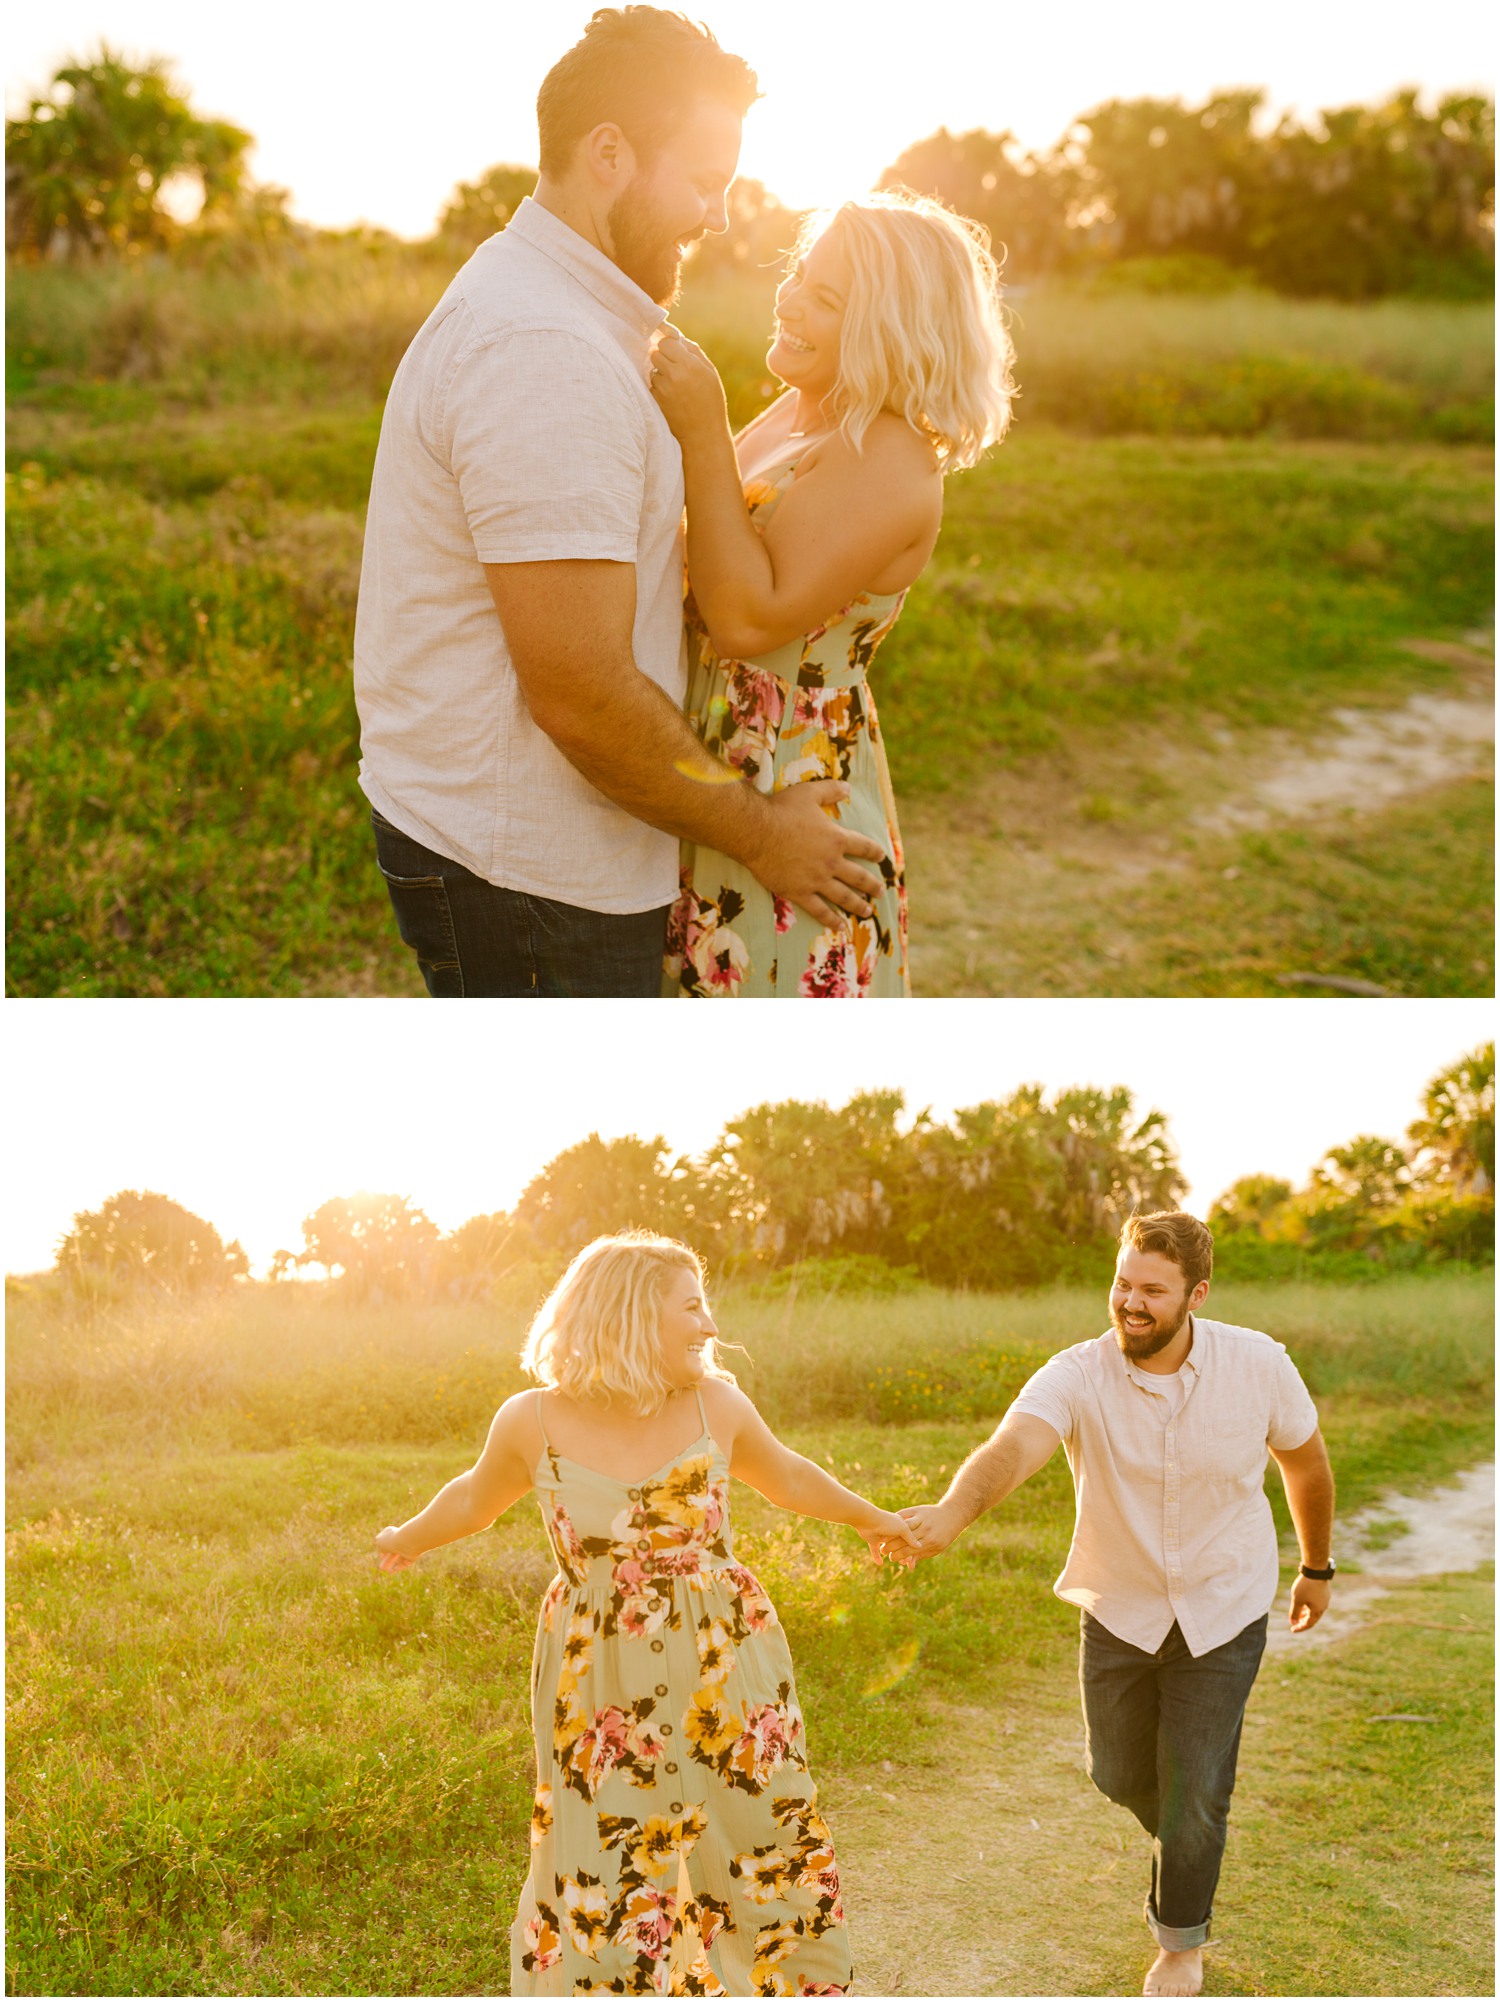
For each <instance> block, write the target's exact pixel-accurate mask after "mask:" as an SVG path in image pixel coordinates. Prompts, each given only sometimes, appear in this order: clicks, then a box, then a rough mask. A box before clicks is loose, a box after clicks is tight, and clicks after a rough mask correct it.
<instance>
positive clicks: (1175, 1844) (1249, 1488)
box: [376, 1211, 1333, 1995]
mask: <svg viewBox="0 0 1500 2002" xmlns="http://www.w3.org/2000/svg"><path fill="white" fill-rule="evenodd" d="M1212 1263H1213V1239H1212V1236H1211V1234H1210V1233H1209V1231H1208V1229H1207V1228H1206V1226H1205V1225H1203V1224H1202V1223H1200V1222H1198V1221H1197V1219H1196V1218H1194V1217H1191V1216H1188V1215H1186V1214H1185V1213H1183V1212H1180V1211H1165V1212H1161V1213H1159V1214H1156V1215H1152V1216H1135V1217H1131V1218H1130V1219H1129V1220H1128V1221H1127V1222H1126V1224H1125V1226H1124V1228H1123V1230H1122V1232H1121V1238H1120V1252H1119V1259H1118V1262H1117V1265H1116V1269H1115V1273H1114V1278H1113V1281H1112V1284H1111V1287H1110V1292H1109V1322H1110V1325H1109V1328H1108V1330H1107V1331H1106V1332H1105V1333H1103V1334H1101V1335H1099V1336H1098V1337H1096V1338H1095V1339H1093V1340H1089V1341H1083V1342H1080V1343H1079V1344H1078V1345H1076V1346H1075V1347H1072V1348H1068V1349H1065V1350H1063V1351H1062V1352H1061V1353H1060V1354H1058V1355H1056V1356H1053V1357H1052V1358H1051V1360H1050V1361H1048V1362H1047V1363H1045V1364H1044V1365H1043V1366H1042V1368H1041V1369H1039V1370H1038V1371H1037V1372H1036V1373H1035V1375H1033V1376H1032V1377H1031V1379H1030V1380H1029V1381H1028V1382H1027V1383H1026V1385H1025V1386H1024V1387H1023V1388H1022V1390H1021V1392H1020V1393H1019V1395H1018V1396H1017V1397H1016V1399H1015V1400H1014V1402H1013V1403H1012V1404H1011V1406H1010V1409H1009V1410H1008V1411H1007V1412H1006V1413H1005V1415H1004V1417H1003V1418H1002V1419H1001V1421H1000V1424H999V1425H998V1427H997V1429H996V1430H995V1432H994V1434H993V1436H992V1437H991V1438H990V1439H989V1440H988V1441H987V1442H986V1443H985V1444H983V1445H982V1446H980V1447H979V1448H978V1449H977V1450H976V1451H975V1452H974V1453H972V1454H971V1455H970V1456H969V1458H968V1460H966V1461H965V1463H964V1465H963V1466H962V1467H960V1469H959V1470H958V1472H957V1474H956V1475H955V1476H954V1479H953V1481H952V1482H951V1484H950V1486H949V1489H948V1491H947V1493H946V1494H945V1495H944V1496H943V1498H942V1500H941V1501H939V1502H937V1503H934V1504H931V1505H924V1506H918V1507H908V1508H903V1509H901V1510H900V1511H899V1512H891V1511H888V1510H885V1509H882V1508H879V1507H877V1506H876V1505H875V1504H874V1503H872V1502H869V1501H866V1500H865V1499H864V1498H863V1497H861V1496H860V1495H857V1494H855V1493H854V1492H852V1491H851V1490H850V1489H849V1488H846V1487H845V1486H843V1484H842V1483H841V1482H839V1481H838V1480H836V1479H835V1478H834V1477H833V1476H832V1475H831V1474H829V1473H827V1472H826V1471H825V1470H824V1469H822V1468H821V1467H819V1466H817V1465H816V1464H815V1463H814V1462H813V1461H811V1460H809V1459H807V1458H805V1457H804V1456H803V1455H802V1454H800V1453H796V1452H794V1451H792V1450H791V1449H790V1448H789V1447H787V1446H784V1445H783V1444H782V1443H781V1442H780V1441H779V1440H778V1439H777V1438H776V1437H775V1436H774V1434H773V1433H772V1432H771V1431H770V1429H769V1428H768V1427H767V1425H766V1424H765V1422H764V1420H763V1419H762V1418H761V1417H760V1415H759V1413H758V1412H757V1411H756V1409H755V1406H754V1405H753V1404H752V1403H751V1401H750V1399H749V1398H748V1397H747V1396H746V1395H745V1394H744V1392H743V1391H741V1390H740V1389H739V1388H738V1386H737V1385H736V1383H735V1381H734V1378H733V1377H732V1376H731V1375H730V1374H729V1372H728V1371H727V1370H726V1369H725V1368H724V1367H723V1365H722V1364H721V1363H720V1362H719V1361H718V1359H717V1356H716V1352H715V1344H716V1339H717V1332H718V1331H717V1329H716V1327H715V1325H714V1320H713V1317H712V1314H711V1312H710V1309H709V1305H708V1300H707V1296H706V1292H705V1284H704V1273H703V1268H702V1264H701V1261H700V1260H699V1258H698V1257H697V1255H696V1254H695V1253H694V1252H693V1251H692V1250H691V1249H690V1248H689V1247H688V1246H686V1245H684V1244H680V1243H677V1242H676V1241H674V1240H672V1239H668V1238H661V1237H656V1236H653V1235H651V1234H649V1233H631V1234H627V1235H624V1236H618V1237H606V1238H599V1239H597V1240H596V1241H595V1242H594V1243H593V1244H591V1245H589V1246H588V1247H587V1248H586V1249H585V1250H583V1251H582V1252H580V1253H579V1255H578V1256H577V1258H575V1259H574V1261H573V1263H572V1265H571V1266H570V1267H569V1269H568V1271H567V1272H566V1274H565V1275H564V1276H563V1278H562V1279H561V1280H560V1281H559V1283H558V1285H557V1286H556V1288H555V1289H554V1290H553V1292H552V1294H551V1295H550V1297H549V1298H548V1300H547V1301H546V1303H545V1304H544V1306H543V1307H542V1309H541V1310H540V1312H539V1313H538V1315H537V1317H536V1320H535V1321H534V1322H533V1324H532V1327H531V1330H530V1333H529V1335H528V1337H527V1341H526V1345H525V1348H524V1350H523V1355H522V1360H523V1363H524V1365H525V1367H526V1369H527V1371H528V1373H529V1374H530V1375H531V1376H532V1377H533V1378H535V1379H536V1381H537V1383H538V1384H539V1386H540V1388H538V1389H536V1390H526V1391H521V1392H519V1393H518V1394H517V1395H516V1396H514V1397H512V1398H510V1399H508V1400H507V1402H506V1403H505V1404H504V1405H502V1406H501V1408H500V1410H499V1411H498V1412H497V1414H496V1416H495V1419H494V1422H493V1424H492V1425H491V1427H490V1432H489V1436H488V1439H487V1441H486V1443H485V1447H484V1450H483V1452H482V1453H481V1454H480V1456H479V1459H478V1460H477V1461H476V1462H475V1464H474V1466H473V1467H472V1468H471V1469H470V1470H469V1471H468V1472H467V1473H464V1474H461V1475H459V1476H458V1477H457V1478H456V1479H455V1480H452V1481H450V1482H449V1483H448V1484H447V1486H446V1487H444V1488H443V1489H442V1490H441V1491H440V1492H439V1494H438V1495H436V1496H435V1497H434V1499H433V1500H432V1501H431V1502H430V1503H429V1504H428V1505H427V1507H426V1508H424V1509H423V1510H422V1511H421V1512H420V1513H419V1514H418V1515H416V1516H414V1517H412V1519H411V1520H410V1521H409V1522H406V1523H404V1524H402V1525H400V1526H399V1527H391V1528H388V1529H385V1530H382V1531H381V1533H380V1535H379V1536H378V1537H377V1538H376V1546H377V1549H378V1550H379V1552H380V1553H381V1557H380V1561H381V1564H382V1567H383V1568H384V1569H386V1570H392V1571H394V1570H402V1569H405V1568H406V1567H407V1566H409V1565H410V1564H412V1563H414V1562H415V1561H416V1560H417V1559H418V1558H419V1557H420V1556H421V1555H422V1553H423V1552H424V1551H427V1550H429V1549H432V1548H434V1547H435V1546H437V1545H440V1544H444V1543H451V1542H453V1541H455V1540H456V1539H458V1538H460V1537H463V1536H468V1535H472V1534H474V1533H475V1532H476V1531H479V1530H482V1529H484V1528H486V1527H488V1525H489V1524H490V1523H492V1522H493V1521H494V1520H495V1518H496V1517H497V1516H499V1515H500V1514H502V1513H503V1512H504V1511H505V1510H506V1509H508V1508H509V1507H510V1506H511V1505H512V1504H513V1503H514V1502H516V1501H517V1500H519V1499H520V1498H521V1497H522V1496H523V1495H524V1494H526V1493H528V1492H530V1491H532V1490H535V1492H536V1495H537V1499H538V1501H539V1503H540V1505H541V1509H542V1516H543V1520H544V1523H545V1525H546V1529H547V1535H548V1538H549V1540H550V1543H551V1546H552V1551H553V1554H554V1556H555V1558H556V1561H557V1567H558V1568H557V1575H556V1577H555V1578H554V1579H553V1581H552V1584H551V1586H550V1587H549V1589H548V1591H547V1593H546V1596H545V1598H544V1599H543V1602H542V1607H541V1613H540V1617H539V1622H538V1630H537V1639H536V1649H535V1656H534V1661H533V1671H532V1719H533V1732H534V1737H535V1753H536V1774H537V1781H536V1795H535V1803H534V1808H533V1813H532V1822H531V1845H532V1846H531V1869H530V1873H529V1875H528V1877H527V1880H526V1884H525V1887H524V1889H523V1891H522V1894H521V1902H520V1909H519V1911H518V1913H517V1916H516V1920H515V1923H514V1925H513V1927H512V1928H511V1992H512V1993H513V1994H536V1995H570V1994H592V1993H615V1994H673V1995H819V1994H844V1993H846V1992H848V1989H849V1985H850V1982H851V1979H852V1964H851V1959H850V1949H849V1937H848V1932H847V1929H846V1924H845V1917H844V1905H843V1898H842V1893H841V1888H840V1880H839V1870H838V1864H837V1861H836V1858H835V1853H834V1847H833V1840H832V1836H831V1834H830V1831H829V1828H828V1824H827V1822H826V1821H825V1819H824V1818H823V1815H822V1813H821V1812H820V1810H819V1807H818V1796H817V1789H816V1787H815V1785H814V1783H813V1780H812V1777H811V1775H810V1773H809V1770H808V1761H807V1753H806V1745H805V1735H804V1730H803V1723H802V1715H801V1711H800V1709H799V1707H798V1703H797V1696H796V1689H795V1683H794V1679H793V1674H792V1665H791V1659H790V1655H789V1653H788V1649H787V1644H786V1639H785V1636H784V1634H783V1632H782V1629H781V1626H780V1623H779V1621H778V1619H777V1615H776V1610H775V1608H774V1606H773V1605H772V1603H771V1601H770V1599H769V1598H768V1597H767V1595H766V1593H765V1591H764V1590H763V1589H762V1587H761V1585H760V1584H759V1582H758V1581H757V1579H756V1578H755V1576H754V1575H753V1574H752V1573H751V1572H750V1571H748V1570H747V1569H746V1568H745V1567H744V1566H743V1565H742V1564H741V1563H739V1562H738V1561H737V1559H736V1557H735V1553H734V1545H733V1537H732V1532H731V1527H730V1508H729V1480H730V1476H731V1475H733V1476H734V1477H735V1478H736V1479H739V1480H743V1481H744V1482H746V1483H747V1484H748V1485H749V1486H751V1487H753V1488H756V1489H757V1490H758V1491H759V1492H760V1493H761V1494H763V1495H765V1496H766V1497H767V1499H768V1500H770V1501H772V1502H773V1503H775V1504H776V1505H778V1506H779V1507H782V1508H786V1509H790V1510H793V1511H796V1512H797V1513H799V1514H802V1515H807V1516H813V1517H817V1518H820V1519H822V1520H824V1521H828V1522H840V1523H847V1524H849V1525H850V1526H851V1527H853V1528H854V1529H855V1530H857V1531H858V1533H859V1534H860V1535H862V1536H863V1537H864V1538H865V1540H866V1542H867V1543H868V1544H869V1546H870V1548H871V1550H872V1552H874V1553H875V1554H876V1555H877V1556H880V1557H883V1556H892V1557H894V1558H895V1559H896V1560H897V1561H898V1562H902V1563H906V1564H912V1563H915V1562H917V1561H919V1560H925V1559H929V1558H932V1557H935V1556H937V1555H938V1554H939V1553H940V1552H942V1551H943V1550H944V1549H946V1548H947V1547H948V1545H949V1544H950V1543H952V1541H953V1540H954V1538H955V1537H957V1536H959V1535H960V1534H961V1533H962V1532H963V1531H964V1530H965V1529H966V1528H967V1527H968V1526H969V1524H970V1523H972V1522H973V1521H974V1520H975V1519H976V1518H977V1517H978V1516H979V1515H981V1514H982V1513H983V1512H984V1511H985V1510H986V1509H989V1508H992V1507H994V1506H996V1505H997V1504H998V1503H999V1502H1001V1501H1003V1500H1004V1499H1005V1497H1006V1496H1007V1495H1009V1494H1010V1493H1011V1492H1012V1491H1013V1490H1014V1489H1015V1488H1016V1487H1018V1486H1019V1485H1020V1483H1021V1482H1022V1481H1025V1480H1027V1479H1029V1478H1030V1476H1031V1475H1033V1474H1034V1473H1036V1472H1037V1471H1038V1469H1039V1468H1041V1467H1042V1466H1043V1465H1044V1464H1045V1462H1046V1461H1047V1460H1048V1459H1049V1458H1050V1456H1051V1454H1052V1453H1053V1452H1054V1451H1055V1450H1056V1448H1057V1446H1058V1444H1059V1443H1061V1444H1062V1445H1063V1447H1064V1450H1065V1452H1066V1454H1067V1457H1068V1463H1069V1467H1070V1469H1071V1471H1072V1474H1073V1479H1074V1483H1075V1488H1076V1492H1077V1500H1078V1506H1077V1519H1076V1523H1075V1527H1074V1534H1073V1541H1072V1546H1071V1548H1070V1550H1069V1552H1068V1557H1067V1562H1066V1564H1065V1565H1064V1568H1063V1571H1062V1574H1061V1576H1060V1577H1059V1578H1058V1580H1057V1584H1056V1588H1055V1589H1056V1591H1057V1594H1058V1596H1059V1597H1060V1598H1062V1599H1064V1600H1066V1601H1068V1602H1070V1603H1072V1604H1075V1605H1077V1606H1078V1607H1079V1610H1080V1621H1081V1629H1082V1635H1081V1658H1080V1684H1081V1689H1082V1697H1083V1711H1084V1720H1085V1726H1086V1743H1087V1750H1086V1761H1087V1768H1088V1772H1089V1775H1090V1777H1091V1778H1092V1780H1093V1782H1094V1784H1095V1785H1096V1786H1097V1787H1099V1788H1100V1789H1101V1791H1102V1792H1104V1793H1105V1794H1106V1795H1108V1796H1109V1798H1110V1799H1112V1800H1114V1801H1116V1802H1118V1803H1119V1804H1120V1805H1121V1806H1123V1807H1126V1808H1128V1809H1129V1810H1130V1811H1131V1813H1133V1814H1134V1815H1135V1817H1136V1818H1137V1820H1138V1821H1139V1822H1140V1823H1141V1825H1142V1826H1143V1827H1144V1828H1145V1829H1146V1830H1147V1832H1148V1833H1149V1834H1150V1836H1151V1837H1152V1866H1151V1880H1150V1886H1149V1889H1148V1892H1147V1896H1146V1906H1145V1912H1146V1922H1147V1924H1148V1926H1149V1927H1150V1929H1151V1931H1152V1933H1153V1935H1154V1936H1155V1939H1156V1942H1157V1946H1158V1949H1159V1951H1158V1953H1157V1957H1156V1960H1155V1962H1154V1964H1153V1965H1152V1967H1151V1969H1150V1971H1149V1973H1148V1974H1147V1976H1146V1980H1145V1991H1144V1992H1145V1993H1147V1994H1160V1995H1192V1994H1196V1993H1198V1991H1199V1989H1200V1987H1201V1985H1202V1948H1203V1945H1204V1943H1205V1941H1206V1940H1207V1939H1208V1937H1209V1925H1210V1918H1211V1910H1212V1903H1213V1896H1214V1889H1215V1886H1216V1884H1217V1882H1218V1876H1219V1866H1220V1861H1221V1858H1222V1856H1223V1851H1224V1842H1225V1835H1226V1830H1227V1823H1228V1813H1229V1803H1230V1796H1231V1794H1232V1792H1233V1788H1234V1777H1235V1764H1236V1759H1237V1755H1238V1751H1239V1740H1240V1730H1241V1725H1242V1722H1243V1719H1244V1713H1245V1705H1246V1702H1247V1700H1248V1698H1249V1694H1250V1690H1251V1686H1252V1684H1253V1683H1254V1680H1255V1675H1256V1671H1257V1669H1258V1668H1259V1665H1260V1659H1261V1654H1262V1652H1263V1650H1264V1647H1265V1642H1266V1631H1267V1623H1268V1618H1269V1611H1268V1609H1269V1607H1270V1605H1271V1603H1272V1600H1273V1599H1274V1597H1275V1594H1276V1590H1277V1579H1278V1559H1277V1546H1276V1535H1275V1530H1274V1527H1273V1522H1272V1517H1271V1511H1270V1506H1269V1503H1268V1502H1267V1500H1266V1495H1265V1491H1264V1486H1263V1481H1264V1473H1265V1466H1266V1459H1267V1456H1268V1454H1269V1455H1270V1456H1271V1457H1272V1458H1274V1459H1275V1460H1276V1462H1277V1466H1278V1468H1279V1471H1280V1474H1281V1478H1282V1480H1283V1482H1284V1484H1285V1488H1286V1494H1287V1500H1288V1505H1289V1508H1290V1511H1291V1516H1292V1520H1293V1523H1294V1525H1295V1528H1296V1532H1297V1537H1298V1541H1299V1544H1300V1546H1301V1557H1302V1564H1301V1568H1300V1571H1299V1575H1298V1577H1297V1579H1296V1581H1295V1583H1294V1584H1293V1587H1292V1592H1291V1602H1290V1607H1289V1612H1288V1619H1289V1623H1290V1626H1291V1629H1292V1631H1293V1632H1295V1633H1304V1632H1306V1631H1307V1630H1308V1629H1309V1628H1311V1627H1312V1626H1313V1625H1314V1624H1315V1623H1316V1621H1317V1620H1318V1619H1319V1618H1320V1617H1321V1616H1322V1614H1323V1612H1324V1610H1325V1609H1326V1607H1327V1605H1328V1601H1329V1594H1330V1581H1331V1579H1332V1577H1333V1562H1332V1557H1331V1554H1330V1551H1331V1538H1332V1522H1333V1477H1332V1473H1331V1470H1330V1468H1329V1463H1328V1455H1327V1452H1326V1450H1325V1448H1324V1445H1323V1440H1322V1435H1321V1433H1320V1432H1319V1429H1318V1420H1317V1413H1316V1411H1315V1409H1314V1407H1313V1404H1312V1400H1311V1399H1310V1397H1309V1396H1308V1393H1307V1390H1306V1388H1305V1386H1304V1385H1303V1382H1302V1379H1301V1377H1300V1376H1299V1375H1298V1372H1297V1369H1296V1367H1295V1365H1294V1364H1293V1363H1292V1361H1291V1359H1290V1357H1289V1356H1288V1355H1287V1352H1286V1350H1285V1349H1284V1348H1283V1347H1282V1346H1281V1344H1280V1343H1278V1342H1276V1341H1274V1340H1272V1339H1271V1338H1270V1337H1269V1336H1267V1335H1264V1334H1261V1333H1258V1332H1257V1331H1255V1330H1253V1329H1248V1328H1240V1327H1234V1326H1231V1325H1229V1324H1227V1323H1224V1322H1219V1321H1213V1320H1209V1319H1206V1318H1204V1316H1203V1315H1202V1314H1201V1312H1200V1311H1199V1310H1200V1309H1201V1307H1202V1305H1203V1302H1204V1300H1205V1299H1206V1297H1207V1294H1208V1290H1209V1282H1210V1276H1211V1272H1212ZM996 1652H997V1656H998V1655H999V1654H1000V1653H1001V1648H1000V1644H999V1642H998V1640H997V1649H996ZM990 1672H992V1671H990Z"/></svg>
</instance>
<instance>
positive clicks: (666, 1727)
mask: <svg viewBox="0 0 1500 2002" xmlns="http://www.w3.org/2000/svg"><path fill="white" fill-rule="evenodd" d="M661 1734H662V1736H663V1737H664V1738H670V1737H671V1735H672V1727H671V1725H670V1724H663V1725H662V1727H661Z"/></svg>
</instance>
